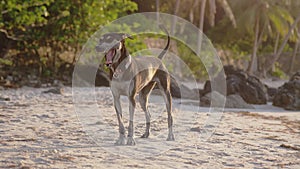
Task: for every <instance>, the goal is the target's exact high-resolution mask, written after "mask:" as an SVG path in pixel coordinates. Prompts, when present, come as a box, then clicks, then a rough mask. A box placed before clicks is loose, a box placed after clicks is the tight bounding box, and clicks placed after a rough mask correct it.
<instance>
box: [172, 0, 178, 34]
mask: <svg viewBox="0 0 300 169" xmlns="http://www.w3.org/2000/svg"><path fill="white" fill-rule="evenodd" d="M179 6H180V0H176V4H175V9H174V15H175V16H177V14H178V10H179ZM176 23H177V17H173V21H172V28H171V35H174V34H175V27H176Z"/></svg>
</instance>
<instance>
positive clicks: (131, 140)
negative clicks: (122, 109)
mask: <svg viewBox="0 0 300 169" xmlns="http://www.w3.org/2000/svg"><path fill="white" fill-rule="evenodd" d="M128 98H129V126H128V138H127V145H135V144H136V143H135V140H134V138H133V136H134V126H133V117H134V111H135V106H136V103H135V94H130V95H129V97H128Z"/></svg>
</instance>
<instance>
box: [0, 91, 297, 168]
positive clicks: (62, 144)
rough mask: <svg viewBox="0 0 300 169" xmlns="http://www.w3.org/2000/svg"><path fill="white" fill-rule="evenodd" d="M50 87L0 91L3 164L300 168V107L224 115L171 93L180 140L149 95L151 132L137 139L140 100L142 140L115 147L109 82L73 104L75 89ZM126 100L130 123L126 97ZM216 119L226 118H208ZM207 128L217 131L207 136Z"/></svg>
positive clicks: (158, 99) (160, 103) (156, 100)
mask: <svg viewBox="0 0 300 169" xmlns="http://www.w3.org/2000/svg"><path fill="white" fill-rule="evenodd" d="M45 90H47V89H33V88H21V89H18V90H14V89H10V90H1V91H0V96H1V97H8V98H10V101H0V154H1V155H0V168H22V167H23V168H278V167H279V168H281V167H283V168H300V160H299V159H300V112H287V111H285V110H283V109H281V108H275V107H273V106H271V105H264V106H256V109H255V110H235V109H231V110H229V109H228V110H226V112H225V113H223V116H222V118H221V116H218V115H221V114H210V113H208V112H209V109H208V108H197V107H193V106H188V105H182V104H180V100H176V99H174V101H173V103H174V104H173V112H174V133H175V139H176V141H175V142H167V141H165V139H166V137H167V135H166V133H167V123H166V117H167V115H166V112H165V108H164V104H163V101H162V99H161V97H160V96H152V97H151V98H150V104H149V110H150V112H151V114H152V124H151V135H150V138H148V139H140V138H138V137H139V136H140V135H142V133H143V131H144V127H145V126H144V113H143V112H142V110H141V108H140V107H139V106H138V107H137V110H136V114H135V128H136V129H135V134H136V142H137V145H136V146H115V145H114V141H115V140H116V138H117V136H118V128H117V119H116V116H115V112H114V108H113V104H112V102H113V100H112V97H111V94H110V91H109V89H108V88H98V89H96V95H95V97H94V96H93V95H91V94H90V93H89V92H87V91H86V92H84V95H82V97H80V98H75V99H74V101H75V102H76V103H77V104H76V106H75V105H74V103H73V98H72V91H71V88H64V93H63V95H57V94H52V93H50V94H44V93H42V91H45ZM95 100H97V102H95ZM96 103H97V104H96ZM122 105H123V112H124V115H123V116H124V121H125V125H126V126H127V125H128V124H127V118H128V109H127V108H128V103H127V99H126V98H122ZM75 110H76V111H77V114H76V112H75ZM248 111H252V112H251V113H249V112H248ZM212 117H215V118H213V119H217V118H218V117H220V118H221V121H220V122H219V123H218V121H213V122H210V121H209V119H210V118H212ZM208 122H209V123H208ZM203 126H206V127H207V129H209V128H211V130H215V132H214V134H213V135H212V136H211V137H210V138H209V139H208V140H206V139H204V138H205V137H204V133H203V131H204V129H203ZM191 129H193V130H196V131H191ZM197 130H199V131H200V132H197ZM208 131H209V130H208ZM208 134H209V133H208ZM281 145H283V147H282V146H281ZM289 146H290V147H289Z"/></svg>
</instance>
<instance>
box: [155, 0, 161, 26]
mask: <svg viewBox="0 0 300 169" xmlns="http://www.w3.org/2000/svg"><path fill="white" fill-rule="evenodd" d="M156 22H157V25H159V24H160V23H159V0H156Z"/></svg>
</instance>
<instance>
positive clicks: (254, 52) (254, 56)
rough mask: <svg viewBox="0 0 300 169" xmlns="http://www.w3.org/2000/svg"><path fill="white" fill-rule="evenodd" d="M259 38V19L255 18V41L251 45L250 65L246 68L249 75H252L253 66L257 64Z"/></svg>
mask: <svg viewBox="0 0 300 169" xmlns="http://www.w3.org/2000/svg"><path fill="white" fill-rule="evenodd" d="M258 36H259V18H257V20H256V23H255V39H254V43H253V53H252V55H251V59H250V63H249V65H248V68H247V72H248V73H249V74H253V69H254V64H255V63H256V64H257V56H256V55H257V49H258V38H259V37H258Z"/></svg>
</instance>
